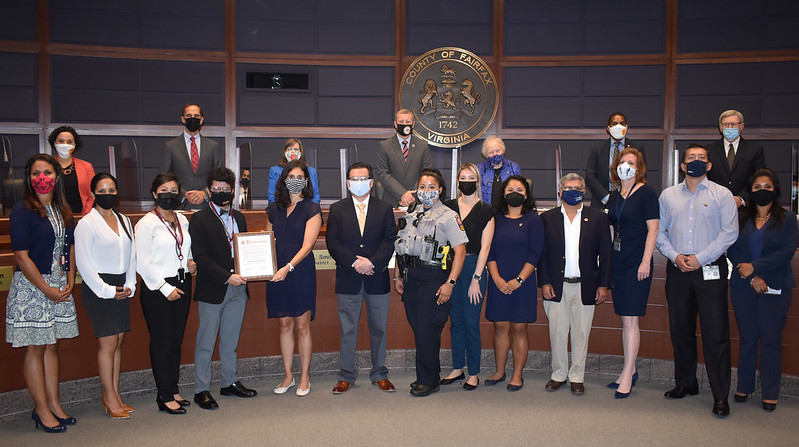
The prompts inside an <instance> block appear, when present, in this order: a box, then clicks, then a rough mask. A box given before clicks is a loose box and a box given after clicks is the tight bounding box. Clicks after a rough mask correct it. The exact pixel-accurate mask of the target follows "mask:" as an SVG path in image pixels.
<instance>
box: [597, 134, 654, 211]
mask: <svg viewBox="0 0 799 447" xmlns="http://www.w3.org/2000/svg"><path fill="white" fill-rule="evenodd" d="M628 147H634V148H636V149H638V150H639V151H640V152H641V153H642V154H643V153H644V145H643V143H639V142H637V141H633V140H630V139H629V138H625V139H624V148H628ZM609 159H610V138H608V139H607V140H603V141H602V142H599V143H595V144H594V145H592V146H591V152H590V153H589V154H588V166H586V168H585V182H586V184H587V185H588V189H589V190H590V191H591V203H592V204H593V205H594V206H601V205H602V203H601V201H602V198H603V197H605V196H606V195H608V194H609V193H610V191H608V184H609V183H610V172H609V170H608V168H609V167H610V163H608V160H609ZM644 160H646V156H644Z"/></svg>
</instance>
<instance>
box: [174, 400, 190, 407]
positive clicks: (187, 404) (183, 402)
mask: <svg viewBox="0 0 799 447" xmlns="http://www.w3.org/2000/svg"><path fill="white" fill-rule="evenodd" d="M175 402H177V403H178V405H180V406H181V407H188V406H190V405H191V402H189V401H187V400H186V399H175Z"/></svg>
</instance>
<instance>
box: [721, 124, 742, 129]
mask: <svg viewBox="0 0 799 447" xmlns="http://www.w3.org/2000/svg"><path fill="white" fill-rule="evenodd" d="M740 125H741V123H721V127H723V128H725V129H731V128H733V127H738V126H740Z"/></svg>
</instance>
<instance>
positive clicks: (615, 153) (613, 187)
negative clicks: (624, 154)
mask: <svg viewBox="0 0 799 447" xmlns="http://www.w3.org/2000/svg"><path fill="white" fill-rule="evenodd" d="M620 146H621V141H617V142H615V143H613V163H616V158H618V157H619V147H620ZM610 190H611V191H618V190H619V185H617V184H615V183H613V182H610Z"/></svg>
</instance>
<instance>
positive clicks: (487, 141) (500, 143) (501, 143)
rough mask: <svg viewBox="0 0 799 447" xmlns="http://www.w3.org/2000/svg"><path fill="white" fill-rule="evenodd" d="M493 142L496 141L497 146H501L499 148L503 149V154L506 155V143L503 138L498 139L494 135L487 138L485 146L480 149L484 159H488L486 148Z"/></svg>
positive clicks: (484, 142) (484, 141)
mask: <svg viewBox="0 0 799 447" xmlns="http://www.w3.org/2000/svg"><path fill="white" fill-rule="evenodd" d="M492 141H496V142H497V144H499V147H501V148H502V153H503V154H504V153H505V142H504V141H502V138H500V137H498V136H496V135H492V136H490V137H488V138H486V139H485V140H483V146H482V147H481V148H480V153H481V154H483V158H488V157H487V156H486V146H488V144H489V143H491V142H492Z"/></svg>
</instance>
